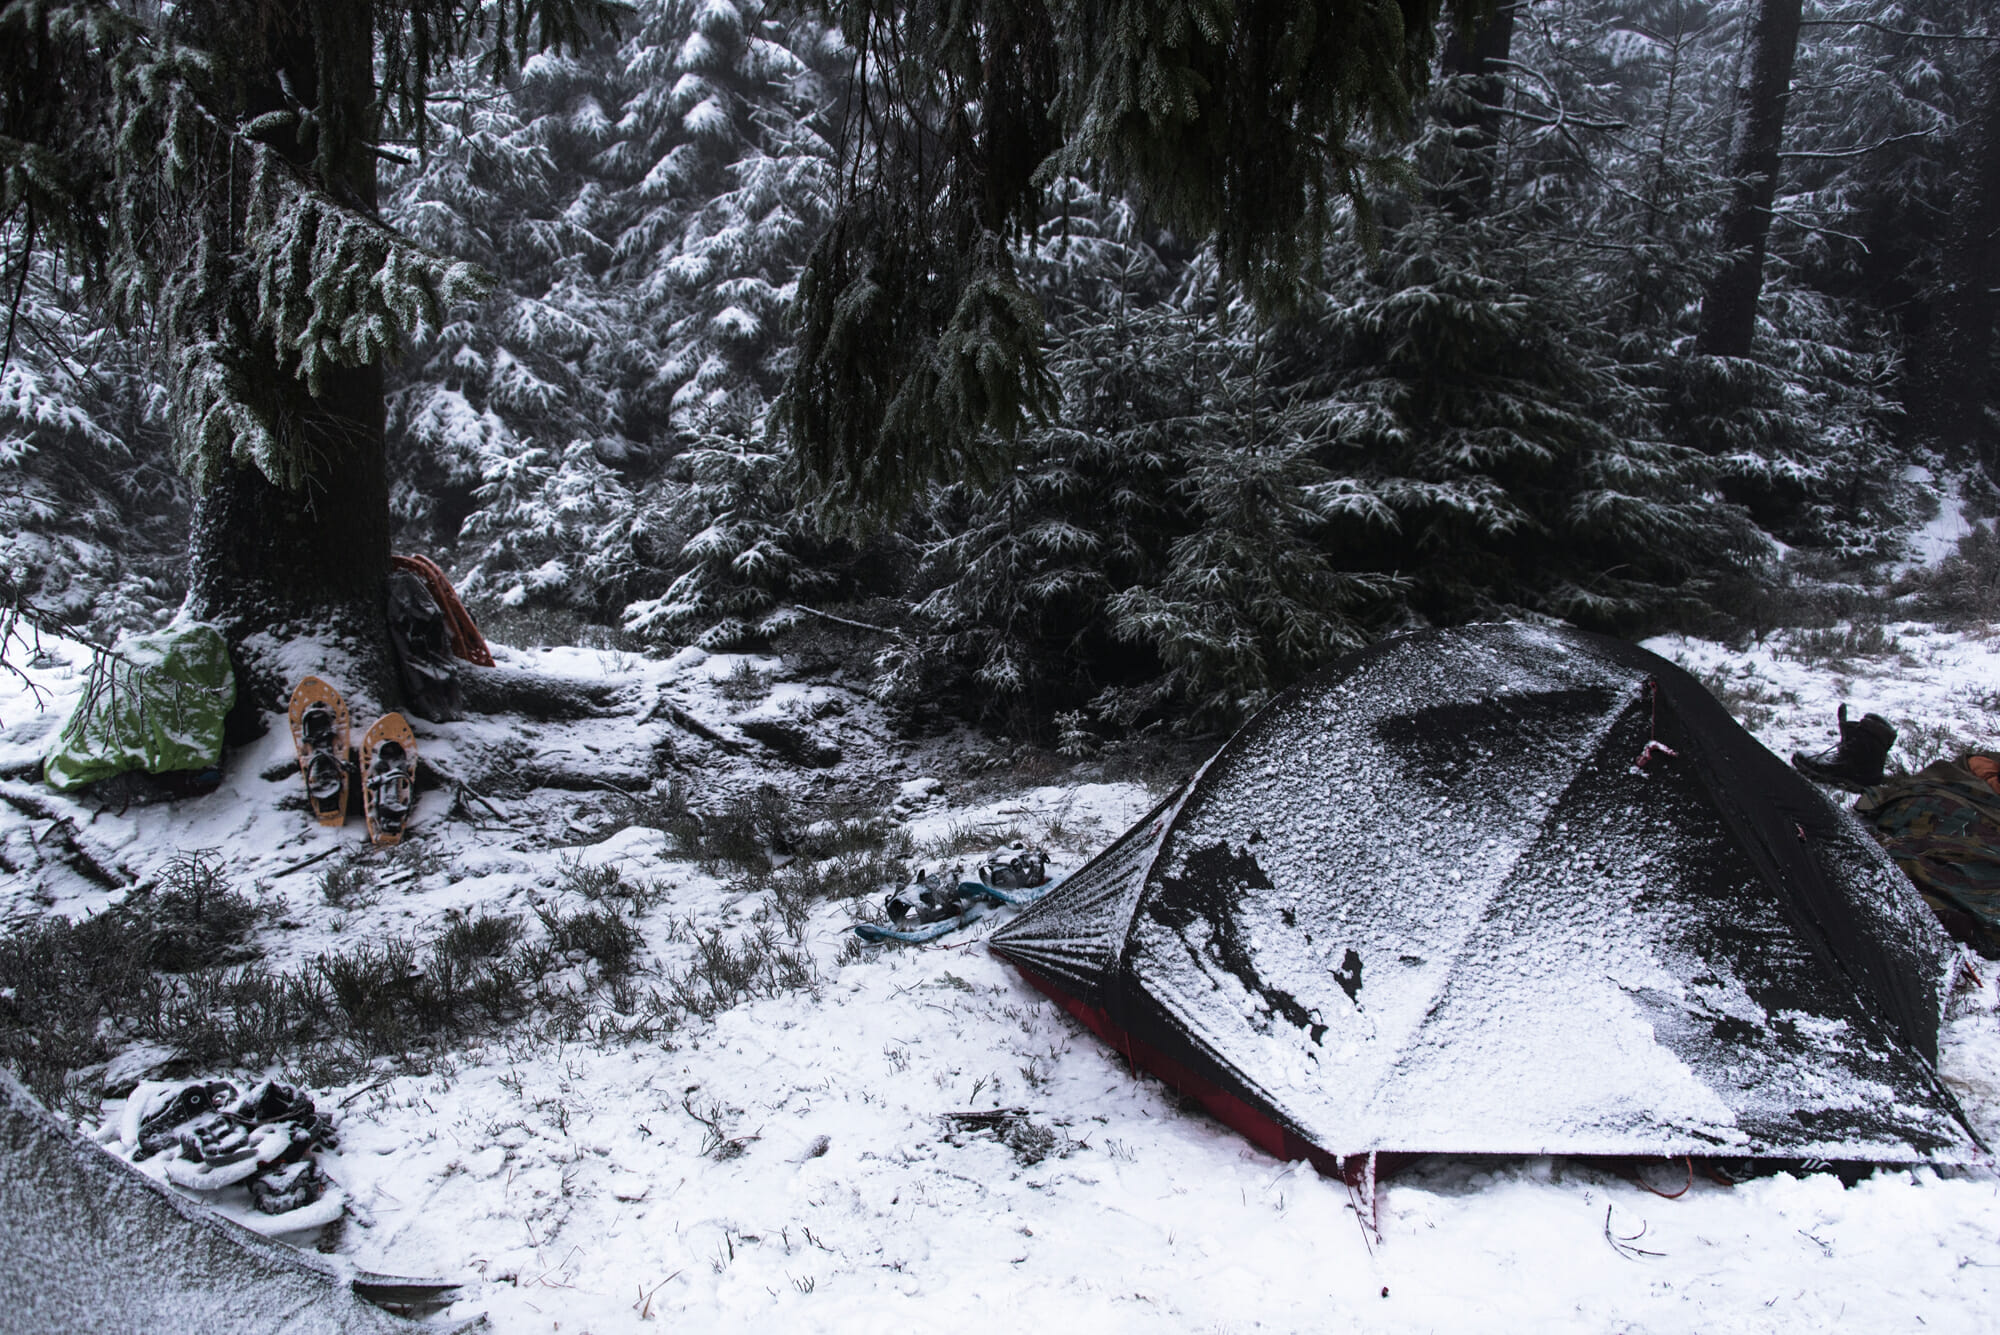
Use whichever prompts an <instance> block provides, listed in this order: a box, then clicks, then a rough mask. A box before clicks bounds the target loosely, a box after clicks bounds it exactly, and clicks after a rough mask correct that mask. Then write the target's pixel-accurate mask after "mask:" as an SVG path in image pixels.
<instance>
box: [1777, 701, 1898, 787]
mask: <svg viewBox="0 0 2000 1335" xmlns="http://www.w3.org/2000/svg"><path fill="white" fill-rule="evenodd" d="M1835 718H1836V719H1837V720H1838V721H1839V723H1840V741H1839V742H1838V743H1836V744H1835V745H1833V746H1830V747H1828V748H1827V749H1826V750H1824V751H1821V752H1818V753H1817V754H1814V755H1807V754H1806V753H1805V752H1803V751H1795V752H1793V753H1792V768H1793V769H1795V770H1797V771H1798V772H1799V773H1801V774H1803V775H1805V776H1806V777H1807V778H1808V779H1811V780H1813V781H1814V782H1815V783H1824V784H1827V785H1829V786H1831V787H1834V788H1844V789H1846V790H1847V791H1848V792H1850V793H1860V792H1865V791H1867V790H1868V789H1870V788H1873V787H1875V786H1876V785H1877V784H1879V783H1881V782H1882V777H1883V767H1884V766H1885V765H1887V764H1888V763H1889V748H1890V747H1892V746H1894V745H1895V744H1896V729H1895V727H1894V726H1893V725H1892V724H1891V723H1890V722H1889V720H1888V719H1885V718H1883V717H1882V716H1881V715H1880V714H1864V715H1862V716H1861V718H1860V720H1859V721H1857V722H1853V723H1850V722H1848V721H1847V706H1846V705H1844V704H1843V705H1841V707H1840V709H1839V711H1838V712H1837V713H1836V714H1835Z"/></svg>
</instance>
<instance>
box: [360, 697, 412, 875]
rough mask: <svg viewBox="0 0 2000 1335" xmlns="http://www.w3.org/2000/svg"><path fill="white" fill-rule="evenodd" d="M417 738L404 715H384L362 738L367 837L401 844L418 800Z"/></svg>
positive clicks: (363, 804) (362, 770)
mask: <svg viewBox="0 0 2000 1335" xmlns="http://www.w3.org/2000/svg"><path fill="white" fill-rule="evenodd" d="M416 790H417V737H416V734H415V733H413V732H411V731H410V725H409V723H408V721H407V720H405V719H404V718H403V716H402V715H401V714H384V715H383V716H382V717H381V718H379V719H376V720H375V723H374V726H372V727H371V728H369V729H368V733H367V735H366V736H365V737H363V738H362V739H361V803H362V809H363V810H364V811H365V812H366V813H367V815H368V837H369V838H370V839H372V840H374V841H375V842H376V843H378V844H395V843H401V842H402V839H403V833H404V831H405V830H406V829H408V827H409V822H410V813H411V810H412V808H413V807H415V805H416V798H417V791H416Z"/></svg>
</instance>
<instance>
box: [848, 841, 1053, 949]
mask: <svg viewBox="0 0 2000 1335" xmlns="http://www.w3.org/2000/svg"><path fill="white" fill-rule="evenodd" d="M973 874H974V875H975V876H976V877H977V879H976V880H972V881H968V880H966V879H965V867H964V866H963V864H958V865H953V866H949V867H947V866H943V865H940V866H935V867H919V868H917V873H916V876H915V877H914V878H913V879H912V880H911V882H910V883H909V884H908V885H906V886H904V887H903V888H902V889H901V890H898V891H896V893H894V894H893V895H891V896H889V899H888V902H887V903H886V904H884V905H883V907H884V908H885V909H887V910H888V913H889V921H890V922H891V923H894V924H895V925H896V926H897V927H902V926H904V925H905V924H906V923H907V922H908V921H909V920H910V919H912V918H914V919H915V922H916V923H918V924H929V923H934V922H942V921H943V920H945V919H946V918H956V917H958V916H959V915H960V914H962V913H964V912H965V911H966V909H967V908H968V907H969V906H970V905H971V904H972V903H974V902H978V901H981V900H987V901H995V900H997V901H999V902H1001V903H1009V904H1011V903H1015V902H1017V901H1016V900H1015V899H1014V898H1013V897H1012V896H1010V895H1008V894H1006V893H1002V894H998V895H994V894H988V893H986V892H987V891H989V890H998V891H1002V892H1006V891H1016V890H1031V889H1034V888H1035V887H1037V886H1040V885H1044V884H1046V883H1047V882H1048V879H1049V875H1048V857H1047V855H1046V854H1044V853H1043V852H1042V851H1041V850H1040V849H1038V848H1030V847H1028V846H1027V845H1026V844H1025V843H1022V842H1021V841H1019V840H1016V841H1015V842H1013V843H1011V844H1008V845H1007V846H1006V847H1005V848H1002V849H1000V850H999V851H998V852H996V853H994V854H993V855H992V856H990V857H988V858H986V859H985V860H984V861H982V862H980V863H979V864H978V865H977V866H975V867H974V868H973Z"/></svg>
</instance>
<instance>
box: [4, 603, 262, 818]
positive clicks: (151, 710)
mask: <svg viewBox="0 0 2000 1335" xmlns="http://www.w3.org/2000/svg"><path fill="white" fill-rule="evenodd" d="M235 702H236V678H235V675H234V674H233V673H232V672H231V670H230V666H229V647H228V646H227V645H226V644H224V643H223V639H222V636H221V635H220V634H219V633H218V632H217V631H216V630H215V629H214V628H213V627H210V626H203V625H198V624H193V625H182V626H174V627H171V628H169V629H167V630H163V631H159V632H156V633H154V634H151V635H135V636H132V637H130V638H127V639H124V640H120V641H119V642H118V643H117V645H115V646H114V647H113V648H112V651H111V652H110V653H108V654H101V655H99V656H98V657H97V658H96V659H95V660H94V661H93V662H92V664H91V667H90V669H89V677H88V679H87V681H86V682H85V685H84V689H83V694H82V696H81V697H80V698H79V699H78V701H77V704H76V708H75V709H74V710H72V711H71V713H70V716H69V721H68V722H66V723H65V724H63V728H62V731H61V732H59V733H57V734H56V740H55V743H54V744H53V745H52V746H51V747H50V748H49V752H48V754H47V756H45V757H44V758H43V761H42V772H43V774H44V776H45V777H46V778H47V780H48V783H49V786H50V787H52V788H56V789H59V790H64V791H67V790H69V789H73V788H81V787H82V786H83V785H85V784H87V783H95V782H97V781H98V780H99V779H108V778H110V777H111V776H112V775H114V774H123V773H126V772H128V771H132V770H140V771H144V772H145V773H148V774H170V773H175V772H179V771H188V770H203V769H207V768H209V767H210V766H212V765H215V764H217V763H218V762H219V760H220V759H221V756H222V720H223V717H224V716H225V715H226V714H228V712H229V707H230V706H231V705H232V704H234V703H235Z"/></svg>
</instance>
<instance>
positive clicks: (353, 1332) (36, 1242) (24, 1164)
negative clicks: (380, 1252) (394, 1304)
mask: <svg viewBox="0 0 2000 1335" xmlns="http://www.w3.org/2000/svg"><path fill="white" fill-rule="evenodd" d="M0 1221H4V1224H0V1275H5V1276H6V1277H7V1298H6V1301H5V1308H4V1310H3V1311H0V1328H4V1329H7V1330H23V1331H26V1330H33V1331H50V1332H53V1331H64V1332H71V1333H73V1335H82V1333H83V1332H88V1331H137V1330H155V1331H181V1330H187V1331H197V1330H198V1331H202V1332H213V1333H214V1335H231V1333H233V1332H241V1333H242V1335H322V1333H324V1335H368V1333H369V1332H382V1333H383V1335H392V1333H393V1332H397V1331H406V1332H407V1331H412V1330H417V1329H420V1327H418V1326H415V1325H413V1324H412V1323H411V1322H408V1321H404V1320H402V1319H400V1318H398V1317H394V1316H391V1315H389V1313H387V1312H385V1311H383V1310H382V1309H380V1308H378V1307H373V1306H371V1305H369V1304H368V1303H367V1302H364V1301H363V1300H362V1299H361V1298H360V1297H359V1296H358V1295H357V1294H356V1292H355V1288H354V1285H355V1284H356V1283H361V1282H368V1281H373V1280H379V1281H380V1282H381V1283H383V1284H390V1285H393V1284H394V1283H396V1281H391V1280H388V1279H387V1278H386V1277H376V1276H367V1275H355V1276H353V1277H352V1278H349V1277H345V1276H342V1275H340V1274H336V1273H333V1272H332V1271H330V1270H327V1269H322V1268H321V1267H320V1266H318V1265H315V1264H314V1263H313V1261H314V1260H316V1259H317V1258H308V1257H307V1256H306V1255H305V1254H304V1253H303V1252H300V1251H298V1250H296V1249H294V1248H291V1247H287V1246H285V1245H284V1244H282V1243H278V1242H272V1241H270V1240H269V1239H266V1238H262V1237H259V1236H258V1235H257V1234H255V1233H252V1232H250V1231H249V1230H248V1229H245V1228H239V1227H238V1226H236V1225H234V1224H232V1223H230V1222H228V1221H227V1220H225V1219H222V1218H220V1217H219V1216H216V1215H214V1214H212V1213H210V1212H209V1211H208V1210H207V1209H206V1208H204V1207H203V1206H201V1205H198V1204H196V1203H194V1202H192V1201H188V1200H185V1199H183V1198H181V1197H179V1196H177V1195H175V1194H174V1193H173V1192H171V1191H169V1190H167V1189H166V1188H165V1187H162V1186H160V1185H159V1184H158V1183H156V1182H154V1181H152V1179H150V1178H148V1177H146V1176H145V1175H144V1174H142V1173H139V1172H138V1171H136V1170H135V1169H133V1168H132V1167H131V1166H130V1165H128V1164H124V1163H121V1162H120V1161H118V1160H117V1159H114V1158H113V1157H112V1156H111V1155H109V1154H106V1153H105V1152H104V1151H103V1150H101V1149H99V1148H98V1147H97V1146H95V1145H93V1144H91V1143H90V1142H88V1141H86V1140H84V1139H82V1138H81V1137H79V1136H77V1135H75V1134H74V1133H73V1132H71V1131H69V1130H67V1129H66V1128H65V1127H63V1126H62V1124H61V1123H59V1122H57V1121H56V1119H55V1118H54V1117H52V1116H51V1115H50V1114H49V1112H48V1111H47V1110H46V1109H45V1108H43V1107H42V1106H41V1105H40V1104H38V1103H36V1102H35V1100H34V1098H33V1097H32V1096H31V1095H29V1093H28V1092H27V1091H26V1090H25V1089H23V1088H21V1086H20V1084H19V1083H18V1082H17V1081H15V1079H14V1077H13V1076H11V1075H9V1074H7V1073H6V1072H5V1071H0Z"/></svg>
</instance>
